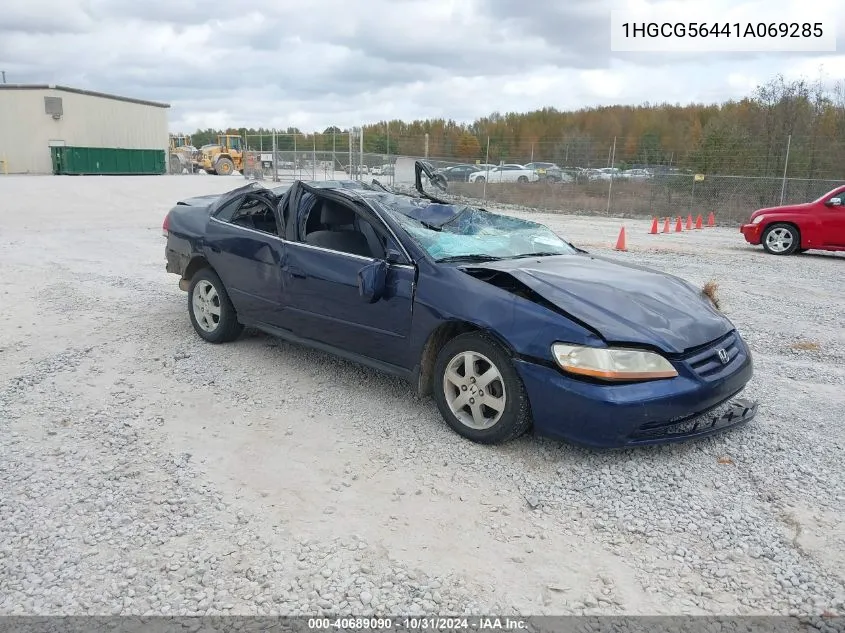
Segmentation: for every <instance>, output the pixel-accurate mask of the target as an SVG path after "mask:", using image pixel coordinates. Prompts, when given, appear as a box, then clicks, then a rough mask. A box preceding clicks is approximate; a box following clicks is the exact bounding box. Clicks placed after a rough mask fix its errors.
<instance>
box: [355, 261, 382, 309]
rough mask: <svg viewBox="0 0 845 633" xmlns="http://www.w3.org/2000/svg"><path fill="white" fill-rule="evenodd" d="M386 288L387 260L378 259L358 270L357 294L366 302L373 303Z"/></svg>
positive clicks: (380, 296)
mask: <svg viewBox="0 0 845 633" xmlns="http://www.w3.org/2000/svg"><path fill="white" fill-rule="evenodd" d="M386 288H387V262H385V261H384V260H378V261H375V262H372V263H370V264H367V265H366V266H364V267H363V268H362V269H361V270H359V271H358V294H359V295H360V296H361V298H362V299H363V300H364V301H366V302H367V303H375V302H376V301H378V300H379V299H381V298H382V297H383V296H384V291H385V289H386Z"/></svg>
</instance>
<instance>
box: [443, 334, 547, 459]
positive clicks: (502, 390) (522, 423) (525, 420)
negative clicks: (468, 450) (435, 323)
mask: <svg viewBox="0 0 845 633" xmlns="http://www.w3.org/2000/svg"><path fill="white" fill-rule="evenodd" d="M432 380H433V383H434V384H433V392H434V401H435V402H436V403H437V408H438V409H439V410H440V415H442V416H443V419H444V420H445V421H446V423H447V424H448V425H449V426H450V427H452V430H454V431H455V432H456V433H458V435H461V436H463V437H465V438H467V439H468V440H471V441H473V442H478V443H479V444H501V443H503V442H508V441H510V440H513V439H515V438H517V437H519V436H520V435H523V434H524V433H525V432H526V431H527V430H528V429H529V427H530V426H531V407H530V404H529V402H528V394H527V393H526V391H525V387H524V386H523V384H522V380H521V379H520V377H519V374H517V372H516V368H514V366H513V363H512V362H511V359H510V356H509V355H508V354H507V353H506V352H505V350H504V349H503V348H502V346H501V345H500V344H499V343H497V342H496V341H495V340H494V339H493V338H492V337H491V336H489V335H487V334H484V333H481V332H469V333H467V334H461V335H460V336H456V337H455V338H453V339H452V340H451V341H449V342H448V343H446V345H444V346H443V349H441V350H440V353H439V354H438V355H437V360H436V361H435V364H434V376H433V379H432Z"/></svg>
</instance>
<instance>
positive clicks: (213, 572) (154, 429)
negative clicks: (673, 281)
mask: <svg viewBox="0 0 845 633" xmlns="http://www.w3.org/2000/svg"><path fill="white" fill-rule="evenodd" d="M240 184H242V181H241V180H240V179H224V178H195V177H190V176H183V177H178V176H176V177H153V178H146V177H136V178H121V177H115V178H94V177H91V178H85V177H76V178H61V177H14V176H13V177H5V178H3V179H0V200H2V202H0V267H2V270H3V271H4V274H3V275H2V277H0V313H2V316H3V324H4V327H3V329H2V330H0V487H1V488H0V489H2V491H3V494H2V495H0V534H2V538H0V614H2V615H25V614H40V615H50V614H92V615H110V614H123V615H128V614H180V615H192V614H209V615H218V614H259V615H260V614H318V613H339V614H345V613H355V614H367V613H381V614H399V613H409V614H410V613H416V614H424V613H429V614H431V613H441V614H447V613H469V614H471V613H475V614H480V613H499V614H535V615H536V614H543V613H549V614H788V613H793V614H820V613H823V612H825V611H827V612H830V613H836V612H840V613H841V612H842V611H843V610H845V578H844V577H843V570H845V527H843V526H845V521H843V519H844V518H845V517H844V516H843V514H844V513H843V510H842V505H843V504H842V502H843V500H845V492H843V491H844V490H845V486H843V483H845V481H844V480H845V475H843V469H842V467H841V455H842V451H843V448H845V431H843V422H845V388H843V386H845V328H843V327H842V324H843V323H845V296H843V295H842V293H841V279H842V271H843V270H845V269H843V266H845V257H842V256H839V255H833V254H816V253H807V254H805V255H802V256H794V257H774V256H768V255H765V254H763V253H762V251H760V250H759V249H757V248H752V247H748V246H746V245H744V242H743V240H742V237H741V235H740V234H739V233H738V232H737V231H736V230H729V229H721V228H719V229H706V230H704V231H694V232H690V233H682V234H669V235H648V234H647V232H648V223H647V222H637V221H631V220H626V221H622V220H616V219H613V218H595V217H590V218H584V217H578V216H568V215H556V214H548V213H547V214H539V213H534V212H531V211H529V210H525V209H519V208H510V209H507V212H509V213H513V214H515V215H519V216H524V217H531V218H532V219H536V220H539V221H541V222H545V223H547V224H549V225H550V226H552V228H554V229H555V230H557V231H558V232H560V233H561V234H562V235H564V236H566V237H567V238H569V239H572V240H573V241H575V242H576V243H578V244H581V245H586V246H587V247H588V248H590V249H592V250H595V251H597V252H602V253H603V254H606V255H609V256H611V257H616V258H619V259H621V260H625V261H634V262H637V263H642V264H647V265H650V266H654V267H657V268H660V269H663V270H666V271H668V272H671V273H674V274H678V275H681V276H683V277H685V278H687V279H689V280H691V281H693V282H695V283H699V284H703V283H705V282H706V281H708V280H711V279H714V280H716V281H717V282H718V283H719V287H720V295H721V299H722V303H723V309H724V310H725V312H726V314H727V315H728V316H729V317H730V318H731V319H732V320H733V321H734V323H735V324H736V325H737V327H738V328H739V329H740V330H741V331H742V333H743V335H744V336H745V337H746V338H747V340H748V341H749V344H750V345H751V348H752V350H753V352H754V358H755V363H756V376H755V378H754V380H753V381H752V383H751V385H750V386H749V388H748V391H747V395H748V396H750V397H754V398H757V399H759V400H760V402H761V407H760V413H759V414H758V418H757V420H755V421H754V422H753V423H752V424H750V425H749V426H747V427H746V428H743V429H740V430H737V431H734V432H730V433H727V434H723V435H720V436H718V437H715V438H710V439H707V440H703V441H697V442H691V443H686V444H682V445H675V446H671V447H660V448H647V449H638V450H631V451H617V452H606V453H598V452H591V451H586V450H582V449H576V448H573V447H571V446H568V445H565V444H561V443H557V442H551V441H547V440H542V439H538V438H534V437H530V436H529V437H525V438H521V439H520V440H518V441H516V442H513V443H511V444H508V445H506V446H501V447H484V446H478V445H474V444H471V443H469V442H466V441H463V440H462V439H460V438H458V437H457V436H456V435H455V434H454V433H452V432H451V431H450V430H449V429H448V428H447V427H446V425H445V424H444V423H443V422H442V420H441V419H440V417H439V414H438V413H437V411H436V409H435V407H434V404H433V403H432V402H431V401H430V400H428V399H417V398H415V397H413V396H412V395H410V390H409V388H408V386H407V385H405V384H404V383H402V382H401V381H398V380H395V379H393V378H390V377H386V376H383V375H381V374H378V373H376V372H372V371H370V370H367V369H363V368H361V367H358V366H355V365H352V364H350V363H347V362H345V361H341V360H338V359H336V358H333V357H330V356H327V355H325V354H322V353H318V352H314V351H311V350H307V349H304V348H301V347H297V346H295V345H290V344H287V343H285V342H282V341H279V340H276V339H273V338H271V337H268V336H265V335H263V334H260V333H255V332H247V333H245V335H244V336H243V337H242V338H241V339H240V340H239V341H237V342H235V343H233V344H228V345H221V346H213V345H208V344H205V343H203V342H202V341H200V340H199V338H198V337H197V336H196V335H195V333H194V332H193V330H192V329H191V326H190V324H189V322H188V318H187V313H186V302H187V299H186V295H185V293H183V292H180V291H179V290H178V288H177V287H176V278H175V277H174V276H172V275H168V274H166V273H165V272H164V260H163V246H164V240H163V238H162V237H161V231H160V227H161V221H162V218H163V216H164V214H165V213H166V211H167V209H168V208H169V206H170V205H171V204H172V203H174V202H175V201H176V200H177V199H179V198H180V197H185V196H189V195H198V194H201V193H207V192H211V191H225V190H228V189H231V188H233V187H234V186H237V185H240ZM623 222H625V223H626V228H627V231H628V245H629V250H628V252H625V253H618V252H614V251H613V250H611V247H612V245H613V243H614V242H615V239H616V234H617V232H618V230H619V228H620V226H621V224H622V223H623Z"/></svg>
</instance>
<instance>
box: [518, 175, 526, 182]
mask: <svg viewBox="0 0 845 633" xmlns="http://www.w3.org/2000/svg"><path fill="white" fill-rule="evenodd" d="M516 181H517V182H523V183H524V182H528V176H520V177H519V178H517V179H516Z"/></svg>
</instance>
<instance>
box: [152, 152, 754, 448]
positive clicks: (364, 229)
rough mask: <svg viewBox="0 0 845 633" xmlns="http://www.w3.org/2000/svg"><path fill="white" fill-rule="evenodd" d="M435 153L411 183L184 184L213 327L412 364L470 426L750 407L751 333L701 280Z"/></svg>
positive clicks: (638, 419) (597, 426) (418, 383)
mask: <svg viewBox="0 0 845 633" xmlns="http://www.w3.org/2000/svg"><path fill="white" fill-rule="evenodd" d="M447 188H448V184H447V183H446V182H445V181H443V180H442V179H440V178H439V177H438V176H437V175H436V174H435V173H434V172H433V171H432V169H431V168H430V166H429V165H428V164H427V163H424V162H422V161H419V162H418V163H417V164H416V191H412V192H410V193H400V192H397V191H394V190H392V189H390V188H388V187H385V186H383V185H380V184H379V183H377V182H375V181H374V182H373V183H372V184H371V185H367V184H363V183H359V182H352V181H330V182H311V183H308V182H302V181H296V182H294V183H293V184H292V185H290V186H287V187H280V188H277V189H268V188H265V187H263V186H260V185H259V184H258V183H251V184H249V185H246V186H244V187H241V188H239V189H236V190H235V191H232V192H229V193H227V194H223V195H221V196H205V197H200V198H195V199H191V200H185V201H182V202H180V203H179V204H177V205H176V206H175V207H174V208H173V209H172V210H171V211H170V212H169V213H168V214H167V217H166V218H165V220H164V225H163V230H164V234H165V236H166V238H167V245H166V248H165V253H166V259H167V265H166V270H167V271H168V272H170V273H174V274H177V275H179V277H180V282H179V287H180V288H181V289H182V290H185V291H187V293H188V301H187V306H188V315H189V317H190V321H191V324H192V325H193V327H194V329H195V330H196V333H197V334H198V335H199V336H200V337H202V338H203V339H204V340H206V341H208V342H210V343H223V342H227V341H233V340H234V339H236V338H237V337H238V335H239V334H240V333H241V331H242V329H243V328H244V327H245V326H246V327H252V328H256V329H258V330H262V331H264V332H267V333H269V334H271V335H275V336H279V337H281V338H284V339H287V340H288V341H292V342H294V343H299V344H304V345H308V346H311V347H314V348H317V349H320V350H323V351H326V352H329V353H332V354H336V355H338V356H341V357H343V358H346V359H349V360H351V361H355V362H359V363H363V364H365V365H368V366H370V367H373V368H375V369H378V370H381V371H385V372H389V373H391V374H395V375H398V376H401V377H403V378H405V379H407V380H408V381H409V382H410V383H411V385H412V387H413V389H414V390H415V391H416V392H417V393H418V394H420V395H429V394H430V395H432V396H433V398H434V401H435V403H436V404H437V407H438V409H439V410H440V413H441V414H442V416H443V419H444V420H445V421H446V423H447V424H449V426H450V427H451V428H452V429H454V430H455V431H456V432H457V433H458V434H460V435H462V436H463V437H465V438H468V439H470V440H472V441H475V442H481V443H485V444H495V443H500V442H505V441H508V440H512V439H514V438H516V437H518V436H520V435H522V434H524V433H525V432H526V431H528V430H529V429H532V428H533V431H534V432H535V433H536V434H537V435H542V436H546V437H551V438H555V439H560V440H565V441H569V442H572V443H575V444H579V445H582V446H588V447H595V448H621V447H632V446H639V445H645V444H658V443H665V442H673V441H679V440H685V439H689V438H694V437H701V436H705V435H710V434H713V433H716V432H719V431H723V430H725V429H728V428H733V427H736V426H738V425H740V424H743V423H745V422H748V421H749V420H751V419H752V418H753V417H754V415H755V413H756V411H757V404H756V403H755V402H752V401H749V400H746V399H743V398H738V397H737V396H738V395H739V394H740V392H741V391H742V390H743V389H744V387H745V386H746V384H747V383H748V381H749V380H750V379H751V377H752V373H753V368H752V359H751V353H750V351H749V349H748V346H747V345H746V344H745V342H744V341H743V339H742V337H741V336H740V335H739V333H738V332H737V330H736V328H735V327H734V326H733V324H732V323H731V322H730V321H729V320H728V319H727V318H726V317H725V316H724V315H723V314H722V313H721V312H720V311H719V310H718V308H717V307H716V306H715V305H714V304H713V302H712V301H711V300H710V299H709V298H708V296H707V295H705V294H704V293H703V292H702V291H701V290H700V289H697V288H695V287H694V286H692V285H691V284H689V283H688V282H686V281H684V280H682V279H679V278H678V277H675V276H672V275H668V274H665V273H662V272H658V271H655V270H650V269H647V268H644V267H641V266H636V265H631V264H622V263H618V262H614V261H611V260H609V259H606V258H603V257H600V256H598V255H595V254H591V253H588V252H586V251H584V250H582V249H580V248H578V247H576V246H574V245H572V244H570V243H569V242H567V241H565V240H564V239H562V238H560V237H559V236H558V235H556V234H555V233H554V232H553V231H552V230H550V229H549V228H547V227H545V226H542V225H540V224H536V223H534V222H529V221H526V220H522V219H518V218H514V217H509V216H505V215H499V214H495V213H491V212H489V211H486V210H483V209H480V208H476V207H473V206H467V205H466V204H463V203H461V202H460V201H459V200H457V199H453V197H452V196H450V195H448V192H447Z"/></svg>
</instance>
